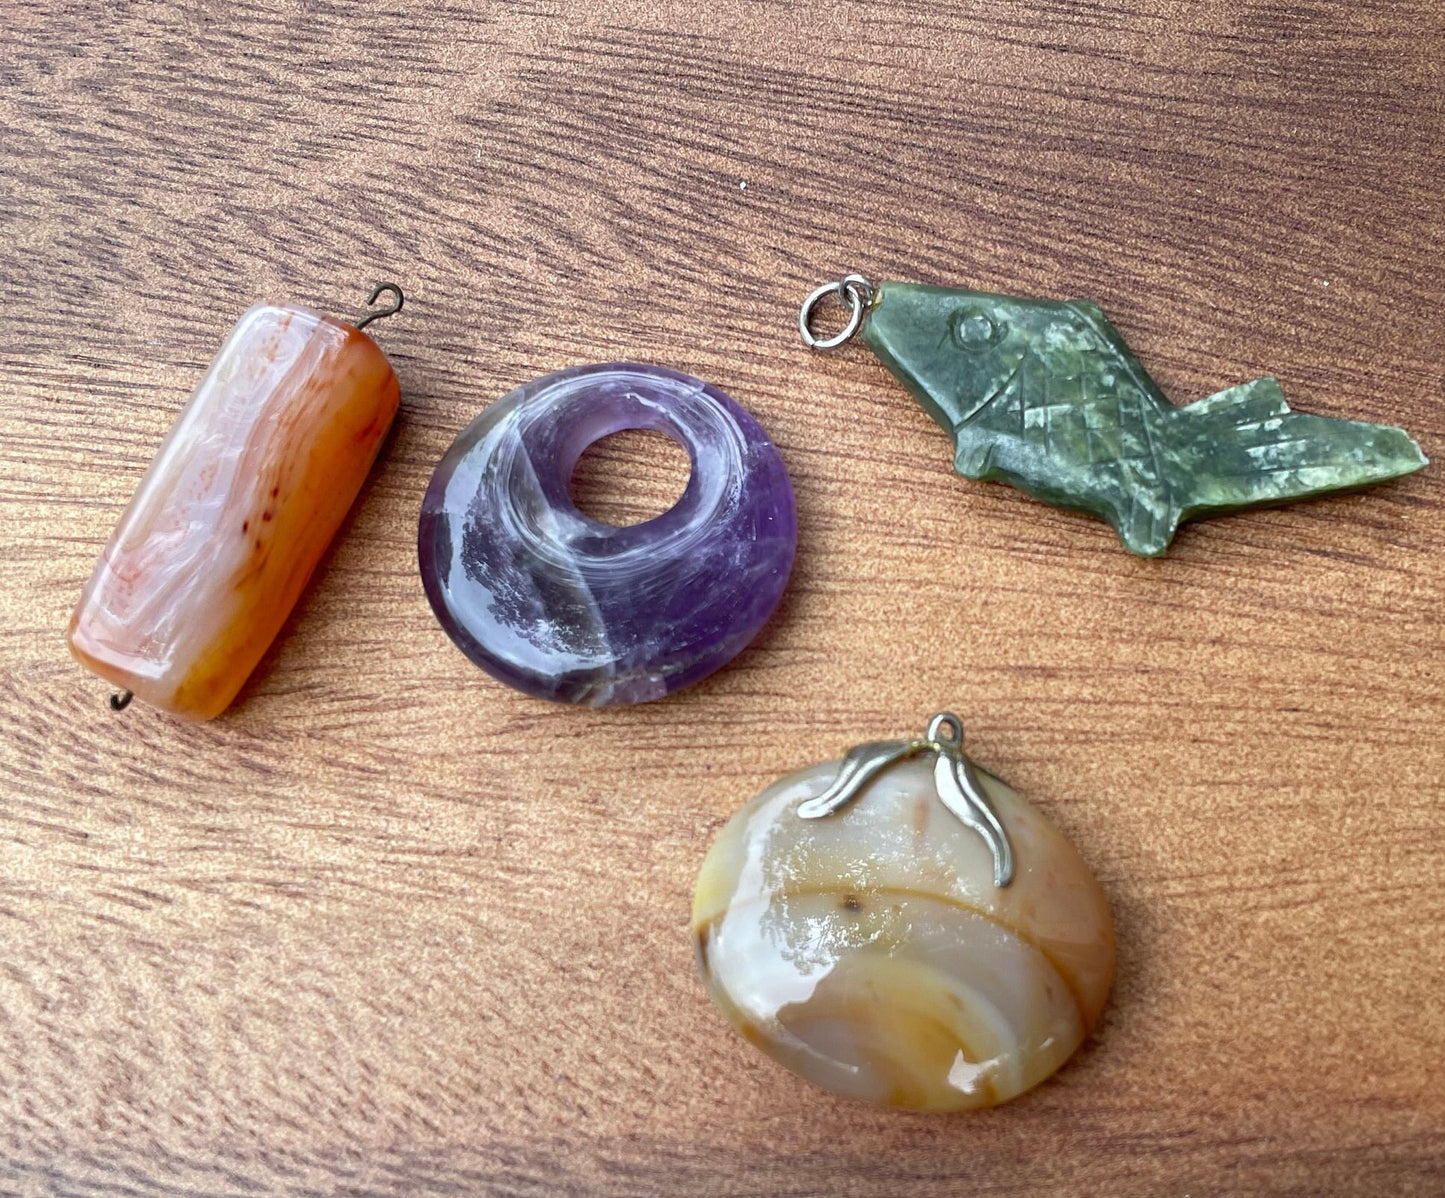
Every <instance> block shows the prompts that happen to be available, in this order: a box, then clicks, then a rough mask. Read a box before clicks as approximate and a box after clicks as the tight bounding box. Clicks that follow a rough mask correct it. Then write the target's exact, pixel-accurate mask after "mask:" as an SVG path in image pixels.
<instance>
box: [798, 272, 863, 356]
mask: <svg viewBox="0 0 1445 1198" xmlns="http://www.w3.org/2000/svg"><path fill="white" fill-rule="evenodd" d="M830 295H831V296H836V297H837V299H838V302H839V303H844V304H847V305H848V323H847V324H845V325H844V326H843V327H842V329H841V330H839V331H838V332H837V333H834V334H833V336H831V337H816V336H814V335H813V330H812V329H811V328H810V327H809V326H810V325H811V324H812V321H813V309H815V308H816V307H817V306H818V305H819V304H820V303H821V302H822V301H823V300H825V299H827V298H828V296H830ZM872 302H873V284H872V283H870V282H869V281H868V280H867V279H865V278H864V277H863V276H862V275H860V274H850V275H845V276H844V277H843V278H841V279H839V280H838V281H837V282H836V283H824V284H823V285H822V286H821V287H819V288H818V289H817V290H816V291H814V292H813V293H812V294H811V295H810V296H808V298H807V299H805V300H804V301H803V306H802V308H800V309H799V311H798V332H799V333H801V334H802V336H803V344H804V345H806V346H807V347H808V348H809V349H837V348H838V347H839V346H840V345H843V344H844V343H845V342H847V341H848V340H849V339H850V338H852V337H853V335H854V334H855V333H857V332H858V330H859V329H860V328H862V327H863V313H864V311H865V310H866V309H867V307H868V305H869V304H871V303H872Z"/></svg>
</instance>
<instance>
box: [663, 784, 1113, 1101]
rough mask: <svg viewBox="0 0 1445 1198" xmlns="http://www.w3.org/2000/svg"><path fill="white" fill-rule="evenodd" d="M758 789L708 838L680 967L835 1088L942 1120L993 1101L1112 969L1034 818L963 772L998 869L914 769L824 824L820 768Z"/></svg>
mask: <svg viewBox="0 0 1445 1198" xmlns="http://www.w3.org/2000/svg"><path fill="white" fill-rule="evenodd" d="M839 764H840V763H839V762H838V761H830V762H824V763H823V764H820V765H816V766H813V767H811V768H809V769H805V770H802V771H799V772H798V773H795V774H791V775H789V776H787V777H785V778H782V779H780V780H779V781H778V782H776V783H774V784H773V785H772V786H770V787H769V788H768V789H767V790H765V791H763V793H762V794H760V795H759V796H758V797H757V798H756V799H754V800H753V802H752V803H750V804H749V805H748V806H747V807H745V808H743V810H742V811H740V812H738V814H737V815H735V816H734V817H733V818H732V819H731V820H730V821H729V822H728V824H727V825H726V826H725V827H724V828H723V830H722V832H721V833H720V834H719V836H718V838H717V840H716V841H715V842H714V844H713V846H712V849H711V851H710V852H709V853H708V855H707V858H706V860H705V861H704V862H703V866H702V870H701V873H700V875H699V877H698V883H697V892H696V896H695V899H694V904H693V916H692V931H693V936H694V940H695V944H696V948H697V960H698V965H699V968H700V969H701V971H702V975H703V977H704V979H705V980H706V983H707V987H708V990H709V992H710V993H711V995H712V997H713V999H714V1001H715V1002H716V1003H717V1004H718V1006H719V1007H720V1008H721V1009H722V1011H723V1013H724V1014H725V1015H726V1016H727V1018H728V1020H729V1021H730V1022H731V1023H732V1024H733V1026H734V1027H736V1028H737V1029H738V1030H739V1031H740V1032H742V1034H743V1035H744V1036H745V1037H746V1038H747V1039H748V1040H750V1041H751V1042H752V1043H754V1044H756V1045H757V1046H758V1047H759V1048H761V1049H762V1050H763V1051H764V1052H766V1053H767V1054H768V1055H769V1056H771V1057H773V1058H774V1059H776V1060H778V1061H780V1062H781V1063H782V1064H784V1065H786V1066H787V1067H788V1068H789V1069H791V1070H793V1071H794V1072H795V1073H798V1074H801V1075H802V1076H803V1077H805V1078H807V1079H808V1080H810V1081H813V1082H816V1083H817V1084H818V1085H820V1086H823V1087H825V1088H826V1089H828V1090H832V1091H834V1092H835V1093H838V1094H842V1095H847V1096H849V1097H854V1098H862V1099H867V1100H869V1101H872V1102H875V1103H880V1104H883V1105H886V1106H892V1107H900V1108H905V1109H909V1110H920V1111H953V1110H963V1109H968V1108H975V1107H986V1106H992V1105H994V1104H996V1103H1000V1102H1005V1101H1007V1100H1008V1099H1010V1098H1013V1097H1014V1096H1015V1095H1018V1094H1021V1093H1023V1091H1025V1090H1027V1089H1029V1088H1030V1087H1031V1086H1035V1085H1037V1084H1038V1083H1039V1082H1041V1081H1043V1080H1044V1078H1046V1077H1048V1076H1049V1074H1051V1073H1053V1072H1054V1070H1056V1069H1057V1068H1059V1066H1060V1065H1062V1064H1063V1063H1064V1062H1065V1061H1066V1060H1067V1059H1068V1057H1069V1056H1070V1054H1071V1053H1073V1051H1074V1050H1075V1049H1076V1048H1077V1047H1078V1046H1079V1044H1080V1042H1081V1041H1082V1040H1083V1038H1084V1036H1085V1035H1086V1034H1087V1033H1088V1031H1089V1029H1090V1028H1091V1027H1092V1026H1093V1024H1094V1022H1095V1020H1096V1019H1097V1018H1098V1016H1099V1011H1100V1008H1101V1007H1102V1006H1103V1004H1104V999H1105V997H1106V996H1107V994H1108V992H1109V987H1110V985H1111V983H1112V981H1113V977H1114V932H1113V925H1112V922H1111V920H1110V917H1109V907H1108V902H1107V900H1106V899H1105V897H1104V893H1103V891H1102V890H1101V889H1100V887H1099V884H1098V882H1097V881H1095V879H1094V877H1093V875H1092V874H1091V873H1090V872H1089V868H1088V866H1086V865H1085V864H1084V862H1083V859H1082V858H1081V857H1080V856H1079V854H1078V852H1077V851H1076V850H1075V849H1074V847H1073V845H1071V844H1070V843H1069V842H1068V841H1067V840H1065V839H1064V837H1063V836H1062V834H1060V832H1059V831H1058V830H1057V829H1056V828H1055V827H1054V826H1053V825H1052V824H1051V823H1049V821H1048V820H1047V819H1045V818H1044V817H1043V815H1041V814H1040V813H1039V812H1038V811H1037V810H1035V809H1034V808H1033V807H1031V806H1030V805H1029V804H1028V803H1026V802H1025V801H1024V800H1022V799H1021V798H1019V797H1018V795H1016V794H1015V793H1014V792H1013V791H1012V790H1010V789H1009V787H1008V786H1007V785H1005V784H1004V783H1003V782H1000V781H999V780H998V779H996V778H994V777H992V776H990V775H987V774H985V773H983V771H981V770H979V771H977V774H978V777H979V779H980V782H981V785H982V786H983V788H984V790H985V791H986V793H987V797H988V798H989V800H990V801H991V803H992V805H993V809H994V811H995V812H996V813H997V814H998V816H999V818H1000V820H1001V821H1002V823H1003V826H1004V828H1005V830H1006V831H1007V834H1008V839H1009V841H1010V843H1011V845H1012V848H1013V857H1014V862H1015V874H1014V878H1013V881H1012V884H1010V885H1009V886H1007V887H1004V888H999V887H996V886H995V885H994V872H993V869H994V867H993V859H992V857H991V855H990V852H989V849H988V847H987V845H986V843H985V841H984V840H983V839H982V838H981V837H980V836H979V835H977V834H976V833H975V832H973V831H972V830H970V829H969V828H968V827H966V826H965V825H964V824H963V823H962V822H961V821H960V820H959V819H958V818H956V817H955V816H954V815H953V813H951V812H950V811H949V810H948V809H947V808H945V807H944V806H943V804H942V803H941V802H940V801H939V799H938V797H937V793H936V791H935V784H934V775H933V764H932V761H931V760H927V759H920V758H914V759H911V760H907V761H903V762H900V763H898V764H895V765H893V766H890V767H889V768H887V769H886V770H885V771H884V772H883V773H882V774H881V775H879V776H878V777H877V778H876V779H874V780H873V781H872V782H871V783H870V784H868V786H867V787H866V789H864V790H863V791H862V792H861V793H859V795H858V796H857V798H856V799H854V800H853V801H852V802H851V803H850V804H849V805H847V806H846V807H844V808H843V809H842V810H840V811H837V812H836V813H834V814H832V815H830V816H828V817H827V818H824V819H812V820H805V819H802V818H799V816H798V815H797V808H798V806H799V804H800V803H802V802H804V801H806V800H807V799H810V798H813V797H814V796H816V795H818V794H820V793H822V792H823V791H824V790H826V789H827V787H828V785H829V783H830V782H831V781H832V780H833V778H834V777H835V775H836V774H837V773H838V769H839Z"/></svg>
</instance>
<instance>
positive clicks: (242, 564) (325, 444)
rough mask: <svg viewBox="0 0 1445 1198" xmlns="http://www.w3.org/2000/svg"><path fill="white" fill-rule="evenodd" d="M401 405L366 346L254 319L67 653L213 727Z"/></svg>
mask: <svg viewBox="0 0 1445 1198" xmlns="http://www.w3.org/2000/svg"><path fill="white" fill-rule="evenodd" d="M399 400H400V391H399V388H398V385H397V380H396V375H395V373H394V372H393V371H392V368H391V364H390V363H389V362H388V361H387V360H386V355H385V354H383V353H382V352H381V349H380V348H379V347H378V346H377V344H376V342H374V341H373V340H372V339H371V338H370V337H368V336H367V335H366V334H365V333H362V332H360V331H359V330H357V329H354V328H352V327H351V326H350V325H347V324H343V323H342V322H341V321H339V320H336V319H334V318H332V317H330V316H327V315H325V314H323V313H321V312H315V311H312V310H310V309H308V308H302V307H298V306H295V305H289V304H288V305H273V304H258V305H256V306H255V307H254V308H252V309H251V310H250V311H248V312H247V313H246V314H245V315H244V316H242V317H241V319H240V320H239V321H238V322H237V324H236V327H235V328H234V329H233V330H232V332H231V335H230V336H229V337H228V338H227V340H226V343H225V344H224V345H223V346H222V347H221V350H220V352H219V353H218V354H217V355H216V358H215V361H213V362H212V363H211V367H210V369H209V370H208V371H207V372H206V376H205V377H204V378H203V379H202V380H201V382H200V385H199V386H197V388H196V390H195V394H193V395H192V396H191V400H190V403H189V404H187V406H186V408H185V410H184V411H183V412H182V413H181V415H180V417H179V418H178V419H177V421H176V423H175V425H174V426H173V427H172V428H171V431H170V434H169V435H168V436H167V437H166V440H165V442H164V443H163V444H162V446H161V448H160V451H159V452H158V453H157V454H156V457H155V460H154V461H152V463H151V466H150V469H149V470H148V471H147V472H146V475H145V477H144V479H142V480H141V484H140V487H139V488H138V489H137V491H136V493H135V497H134V498H133V499H132V500H131V502H130V506H129V507H127V508H126V511H125V514H124V515H123V516H122V517H121V520H120V524H119V525H118V526H117V527H116V530H115V532H114V534H113V535H112V536H111V538H110V543H109V544H108V545H107V546H106V547H105V551H104V552H103V553H102V554H101V557H100V561H99V562H97V564H96V567H95V573H94V574H93V575H92V576H91V579H90V582H89V583H88V584H87V585H86V587H85V590H84V591H83V592H82V594H81V597H80V603H79V605H78V606H77V607H76V609H75V614H74V615H73V616H72V617H71V621H70V631H69V635H68V640H69V643H70V648H71V651H72V652H73V653H74V654H75V656H76V657H77V658H79V659H80V661H81V662H82V663H83V664H84V665H85V666H86V667H88V668H89V669H91V670H93V671H94V672H95V673H97V674H99V675H100V676H101V677H102V678H105V679H107V680H108V681H110V682H112V683H114V684H115V685H116V686H118V687H122V688H124V689H126V690H129V691H132V692H134V694H135V696H136V698H138V699H140V700H142V701H143V702H146V703H149V704H150V705H152V706H153V707H158V708H160V709H162V710H164V711H168V712H170V713H172V714H174V715H178V716H183V717H185V718H187V719H192V720H208V719H211V718H212V717H213V716H216V715H219V714H220V713H221V712H222V711H223V710H224V709H225V708H226V706H227V705H228V704H229V703H230V702H231V700H232V699H233V698H234V697H235V695H236V692H237V691H238V690H240V688H241V685H242V684H243V683H244V682H245V681H246V678H247V677H248V676H249V675H250V673H251V671H252V669H254V668H255V666H256V663H257V662H258V661H260V659H261V656H262V654H264V653H265V651H266V649H267V647H268V646H269V645H270V644H271V641H272V640H273V639H274V638H275V636H276V634H277V632H279V631H280V629H281V625H282V624H283V623H284V622H285V620H286V617H287V616H288V615H289V614H290V612H291V609H292V607H293V606H294V605H295V603H296V600H297V598H298V597H299V596H300V594H301V591H302V589H303V588H304V587H305V586H306V582H307V580H308V579H309V578H310V577H311V573H312V571H313V570H314V569H315V568H316V564H317V562H318V561H319V560H320V558H321V555H322V554H323V553H324V552H325V550H326V547H327V545H328V544H329V543H330V541H331V538H332V537H333V536H334V535H335V533H336V530H337V528H338V527H339V526H340V524H341V521H342V519H343V518H344V517H345V515H346V512H347V510H348V509H349V508H350V507H351V504H352V501H353V500H354V499H355V498H356V495H357V492H358V491H359V490H360V489H361V485H362V483H363V482H364V481H365V479H366V475H367V472H368V471H369V470H370V469H371V465H372V462H373V461H374V460H375V458H376V455H377V452H378V450H379V449H380V448H381V443H382V440H383V439H384V438H385V436H386V432H387V429H388V428H389V427H390V425H391V421H392V418H393V417H394V416H395V414H396V409H397V404H398V402H399Z"/></svg>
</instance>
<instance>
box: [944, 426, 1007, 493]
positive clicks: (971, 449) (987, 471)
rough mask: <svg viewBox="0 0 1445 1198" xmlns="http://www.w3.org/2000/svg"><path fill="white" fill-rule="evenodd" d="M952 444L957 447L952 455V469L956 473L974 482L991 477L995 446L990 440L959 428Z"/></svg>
mask: <svg viewBox="0 0 1445 1198" xmlns="http://www.w3.org/2000/svg"><path fill="white" fill-rule="evenodd" d="M954 444H955V446H956V447H957V449H958V452H957V453H955V454H954V456H953V469H954V471H955V472H956V473H958V474H960V475H962V476H963V477H964V478H970V479H973V480H974V481H975V482H980V481H986V480H988V479H991V478H992V477H993V474H994V458H995V456H996V455H995V450H996V449H997V447H996V446H995V445H994V443H993V442H992V441H986V440H984V439H983V438H981V437H978V436H971V435H969V433H968V432H967V431H966V430H964V429H959V430H958V432H957V433H956V434H955V439H954Z"/></svg>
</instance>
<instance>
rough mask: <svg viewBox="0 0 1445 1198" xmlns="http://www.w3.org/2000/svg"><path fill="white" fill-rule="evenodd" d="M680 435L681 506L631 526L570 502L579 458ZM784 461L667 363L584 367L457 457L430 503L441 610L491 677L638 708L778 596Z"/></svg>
mask: <svg viewBox="0 0 1445 1198" xmlns="http://www.w3.org/2000/svg"><path fill="white" fill-rule="evenodd" d="M624 429H653V430H655V431H657V432H660V433H664V434H666V435H667V436H669V437H672V438H673V439H674V440H676V441H678V442H679V443H680V444H681V445H682V446H683V447H684V448H685V449H686V450H687V452H688V456H689V458H690V459H691V461H692V476H691V477H690V478H689V479H688V483H687V489H686V490H685V491H684V492H683V494H682V498H681V499H679V500H678V501H677V503H676V505H675V506H673V507H672V508H670V509H669V510H668V511H666V512H664V513H663V514H662V515H660V516H658V517H656V518H655V519H652V520H648V521H645V522H644V523H642V524H634V525H632V526H631V527H627V528H618V527H615V526H613V525H609V524H602V523H600V522H598V521H596V520H593V519H591V518H590V517H588V516H586V515H585V514H583V513H582V512H581V511H579V510H578V509H577V507H576V506H575V505H574V504H573V503H572V499H571V496H570V483H571V479H572V471H573V468H574V467H575V466H576V465H577V460H578V459H579V458H580V457H581V456H582V454H583V453H584V452H585V451H586V449H587V447H588V446H590V445H592V444H593V443H594V442H596V441H599V440H601V439H602V438H603V437H606V436H608V435H610V434H612V433H616V432H621V431H623V430H624ZM797 539H798V528H797V513H796V509H795V507H794V502H793V488H792V484H791V483H790V482H789V481H788V471H787V468H786V467H785V466H784V465H783V459H782V458H781V457H780V456H779V454H778V451H777V449H776V448H774V446H773V443H772V442H771V441H770V440H768V436H767V434H766V433H765V432H763V430H762V427H761V426H760V425H759V424H758V422H757V421H756V420H754V419H753V418H752V417H751V416H750V415H748V413H747V412H746V411H744V410H743V409H742V408H741V407H739V406H738V405H737V404H736V403H734V402H733V401H732V400H731V399H729V398H728V396H726V395H724V394H723V393H722V392H721V391H719V390H718V389H717V388H716V387H712V386H709V385H708V384H706V383H704V382H701V381H700V380H698V379H695V378H692V377H690V376H689V375H685V374H679V373H677V372H676V371H673V370H664V369H662V368H661V367H658V366H638V365H632V364H628V363H611V364H608V365H603V366H579V367H575V368H574V369H571V370H564V371H561V372H560V373H558V374H550V375H547V376H546V377H545V378H540V379H535V380H534V381H532V382H530V383H527V384H525V385H524V386H521V387H518V388H517V389H516V390H515V391H513V392H512V393H511V394H510V395H508V396H506V397H505V398H503V399H502V400H500V401H498V402H497V403H495V404H493V405H492V406H491V407H490V408H488V409H487V410H486V411H485V412H483V413H482V414H481V415H480V416H479V417H478V418H477V419H476V420H474V421H472V423H471V424H470V425H469V426H468V427H467V428H466V430H465V431H464V432H463V433H462V434H461V436H459V437H458V438H457V439H456V441H455V442H454V443H453V445H452V447H451V448H450V449H449V450H447V453H446V456H445V457H443V458H442V460H441V462H440V464H439V465H438V466H437V469H436V473H435V474H434V475H433V476H432V480H431V485H430V486H429V487H428V488H427V492H426V499H425V500H424V501H423V503H422V512H421V529H420V533H419V536H418V544H417V549H418V554H419V556H420V559H421V576H422V582H423V584H424V585H425V587H426V593H427V598H428V599H430V600H431V605H432V610H433V611H435V612H436V614H437V619H438V620H440V621H441V624H442V627H443V628H445V629H446V630H447V634H448V635H449V636H450V637H451V638H452V640H454V641H456V643H457V644H458V645H459V646H460V647H461V649H462V652H464V653H465V654H466V655H467V656H468V657H470V658H471V659H472V660H473V661H474V662H476V663H477V665H479V666H481V667H482V669H484V670H486V671H487V673H489V674H491V675H492V676H493V677H494V678H497V679H499V680H501V681H502V682H505V683H507V685H509V686H514V687H516V688H517V689H518V690H521V691H525V692H526V693H527V694H529V695H537V696H538V697H540V698H544V699H557V700H560V701H562V702H566V703H582V704H587V705H589V706H593V707H605V706H611V705H616V704H622V703H644V702H646V701H648V700H650V699H660V698H662V697H663V696H664V695H668V694H671V693H672V692H673V691H676V690H681V689H682V688H683V687H685V686H690V685H692V683H694V682H697V681H698V680H699V679H701V678H705V677H706V676H707V675H708V674H711V673H712V672H713V671H714V670H716V669H718V668H719V667H720V666H723V665H725V664H726V663H727V662H729V661H731V660H732V659H733V658H734V657H735V656H737V654H738V653H739V652H741V651H742V649H743V647H744V646H745V645H746V644H747V643H748V642H749V641H750V640H752V638H753V637H754V636H755V635H756V634H757V632H758V630H759V629H760V628H761V627H762V626H763V624H764V623H765V622H766V621H767V619H768V616H769V615H771V614H772V611H773V608H775V607H776V606H777V603H778V600H779V599H780V598H781V597H782V594H783V587H784V586H785V585H786V584H787V581H788V573H789V571H791V569H792V566H793V554H794V551H795V549H796V547H797Z"/></svg>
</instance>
